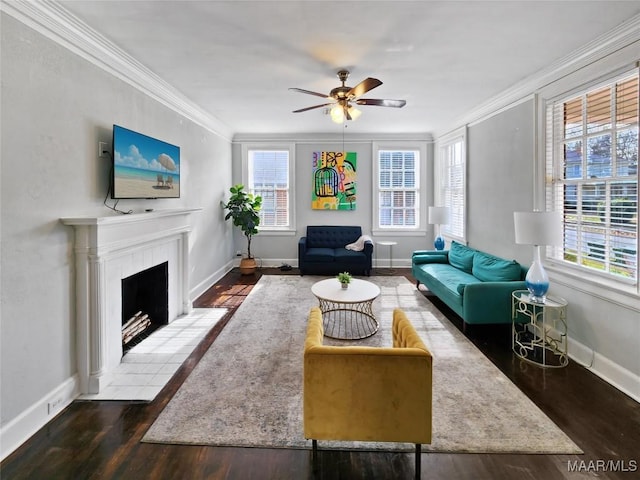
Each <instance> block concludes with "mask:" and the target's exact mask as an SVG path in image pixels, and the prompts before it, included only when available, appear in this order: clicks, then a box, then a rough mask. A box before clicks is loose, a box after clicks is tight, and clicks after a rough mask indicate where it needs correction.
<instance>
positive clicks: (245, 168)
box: [242, 142, 296, 235]
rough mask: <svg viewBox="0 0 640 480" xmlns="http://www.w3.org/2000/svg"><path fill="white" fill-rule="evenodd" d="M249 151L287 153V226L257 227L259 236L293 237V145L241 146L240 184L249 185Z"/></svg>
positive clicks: (247, 144)
mask: <svg viewBox="0 0 640 480" xmlns="http://www.w3.org/2000/svg"><path fill="white" fill-rule="evenodd" d="M250 151H287V152H288V153H289V165H288V177H289V225H288V226H286V227H274V226H264V225H259V226H258V231H259V232H260V235H278V234H285V235H294V234H295V233H296V211H295V206H296V202H295V195H296V194H295V188H296V184H295V178H296V176H295V164H296V162H295V145H294V144H293V143H281V142H277V143H269V142H267V143H264V142H260V143H252V142H247V143H243V144H242V183H243V185H246V186H248V185H249V152H250Z"/></svg>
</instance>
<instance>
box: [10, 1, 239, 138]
mask: <svg viewBox="0 0 640 480" xmlns="http://www.w3.org/2000/svg"><path fill="white" fill-rule="evenodd" d="M0 10H1V11H2V12H5V13H7V14H8V15H10V16H12V17H13V18H15V19H16V20H18V21H20V22H22V23H24V24H25V25H27V26H28V27H30V28H32V29H34V30H36V31H37V32H39V33H41V34H42V35H44V36H46V37H47V38H49V39H50V40H53V41H54V42H56V43H58V44H59V45H61V46H63V47H64V48H66V49H68V50H70V51H71V52H73V53H75V54H77V55H79V56H80V57H82V58H84V59H85V60H87V61H88V62H90V63H92V64H93V65H95V66H97V67H99V68H101V69H102V70H104V71H106V72H108V73H109V74H111V75H113V76H114V77H116V78H119V79H120V80H122V81H124V82H126V83H128V84H129V85H131V86H132V87H134V88H136V89H138V90H139V91H141V92H142V93H144V94H145V95H148V96H149V97H151V98H153V99H154V100H156V101H158V102H160V103H162V104H163V105H165V106H166V107H168V108H170V109H172V110H173V111H175V112H176V113H179V114H180V115H182V116H184V117H185V118H187V119H189V120H191V121H193V122H194V123H196V124H198V125H200V126H201V127H203V128H205V129H207V130H209V131H211V132H212V133H214V134H216V135H218V136H220V137H222V138H223V139H225V140H227V141H229V142H230V141H231V139H232V137H233V131H232V130H231V128H230V127H229V126H227V125H226V124H224V123H223V122H222V121H221V120H219V119H217V118H215V117H213V116H212V115H210V114H209V113H207V112H205V111H204V110H202V109H201V108H200V107H198V106H197V105H196V104H194V103H193V102H191V101H190V100H189V99H187V98H186V97H185V96H184V95H183V94H182V93H180V92H179V91H178V90H177V89H176V88H174V87H173V86H171V85H170V84H168V83H167V82H165V81H164V80H163V79H162V78H160V77H159V76H158V75H156V74H155V73H153V72H152V71H151V70H149V69H148V68H147V67H145V66H144V65H143V64H141V63H140V62H138V61H137V60H136V59H135V58H133V57H132V56H131V55H129V54H127V53H126V52H125V51H124V50H122V49H121V48H119V47H117V46H116V45H115V44H113V43H112V42H111V41H110V40H109V39H107V38H106V37H104V36H103V35H101V34H100V33H98V32H96V31H95V30H93V29H92V28H90V27H89V26H88V25H87V24H86V23H84V22H83V21H82V20H80V19H79V18H78V17H76V16H75V15H73V14H72V13H70V12H69V11H68V10H66V9H65V8H64V7H62V6H61V5H60V4H58V3H57V2H55V1H51V0H44V1H37V2H34V1H30V0H11V1H8V0H0Z"/></svg>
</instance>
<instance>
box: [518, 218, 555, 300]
mask: <svg viewBox="0 0 640 480" xmlns="http://www.w3.org/2000/svg"><path fill="white" fill-rule="evenodd" d="M513 221H514V225H515V231H516V243H519V244H524V245H533V246H534V250H533V263H532V264H531V267H530V268H529V271H528V272H527V276H526V278H525V282H526V285H527V290H529V293H530V300H531V301H532V302H536V303H544V301H545V298H546V295H547V291H548V290H549V276H548V275H547V272H545V271H544V268H543V267H542V261H541V259H540V246H541V245H561V244H562V213H561V212H513Z"/></svg>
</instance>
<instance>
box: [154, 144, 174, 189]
mask: <svg viewBox="0 0 640 480" xmlns="http://www.w3.org/2000/svg"><path fill="white" fill-rule="evenodd" d="M158 162H160V165H162V166H163V167H164V168H165V169H166V170H167V171H171V172H175V171H176V163H175V162H174V161H173V159H172V158H171V157H170V156H169V155H167V154H166V153H161V154H160V155H158ZM153 188H155V189H161V190H169V189H171V188H173V175H171V174H168V175H166V177H165V175H164V174H163V173H158V178H157V183H156V185H154V187H153Z"/></svg>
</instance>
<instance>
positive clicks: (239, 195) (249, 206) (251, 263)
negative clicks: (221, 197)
mask: <svg viewBox="0 0 640 480" xmlns="http://www.w3.org/2000/svg"><path fill="white" fill-rule="evenodd" d="M229 191H230V192H231V197H230V198H229V201H228V202H227V203H225V204H223V205H222V206H223V207H224V208H226V209H227V210H229V212H228V213H227V215H226V216H225V217H224V219H225V220H229V219H230V218H231V219H233V224H234V225H235V226H236V227H240V229H241V230H242V233H244V236H245V237H247V256H246V257H245V258H243V259H242V260H241V261H240V273H241V274H243V275H249V274H252V273H254V272H255V270H256V261H255V259H254V258H253V255H251V237H253V236H254V235H256V234H257V233H258V225H259V224H260V216H259V215H258V212H259V211H260V207H261V206H262V197H261V196H259V195H255V196H254V195H253V194H251V193H247V192H245V191H244V185H240V184H238V185H234V186H233V187H231V188H230V189H229Z"/></svg>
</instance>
